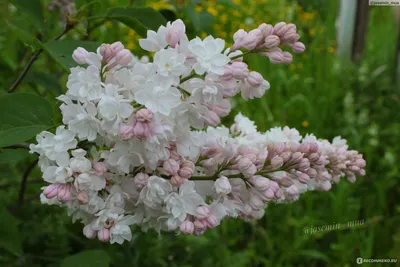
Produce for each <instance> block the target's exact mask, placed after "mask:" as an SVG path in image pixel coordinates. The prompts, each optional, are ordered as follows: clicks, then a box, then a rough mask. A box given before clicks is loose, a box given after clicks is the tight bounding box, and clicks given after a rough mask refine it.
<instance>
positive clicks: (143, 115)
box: [135, 108, 153, 122]
mask: <svg viewBox="0 0 400 267" xmlns="http://www.w3.org/2000/svg"><path fill="white" fill-rule="evenodd" d="M135 117H136V119H137V120H138V121H139V122H150V121H152V120H153V112H151V111H150V110H148V109H147V108H142V109H140V110H138V111H137V112H136V114H135Z"/></svg>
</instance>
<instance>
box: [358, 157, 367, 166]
mask: <svg viewBox="0 0 400 267" xmlns="http://www.w3.org/2000/svg"><path fill="white" fill-rule="evenodd" d="M356 165H357V166H358V167H360V168H365V166H366V165H367V164H366V162H365V160H364V159H357V160H356Z"/></svg>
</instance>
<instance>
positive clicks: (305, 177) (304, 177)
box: [297, 173, 310, 184]
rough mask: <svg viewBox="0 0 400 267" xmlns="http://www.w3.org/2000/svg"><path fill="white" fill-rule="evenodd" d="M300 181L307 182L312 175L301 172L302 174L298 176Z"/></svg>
mask: <svg viewBox="0 0 400 267" xmlns="http://www.w3.org/2000/svg"><path fill="white" fill-rule="evenodd" d="M297 179H298V180H299V182H300V183H302V184H306V183H308V181H310V176H308V175H307V174H305V173H300V175H299V176H298V177H297Z"/></svg>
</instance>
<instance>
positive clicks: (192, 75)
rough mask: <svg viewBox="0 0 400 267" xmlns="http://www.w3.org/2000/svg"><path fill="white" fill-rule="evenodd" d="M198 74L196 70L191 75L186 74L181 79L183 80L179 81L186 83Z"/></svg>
mask: <svg viewBox="0 0 400 267" xmlns="http://www.w3.org/2000/svg"><path fill="white" fill-rule="evenodd" d="M196 76H197V74H196V73H195V72H194V73H192V74H190V75H189V76H186V77H185V78H183V79H181V81H180V82H179V83H180V84H182V83H184V82H186V81H188V80H190V79H192V78H194V77H196Z"/></svg>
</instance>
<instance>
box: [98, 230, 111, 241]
mask: <svg viewBox="0 0 400 267" xmlns="http://www.w3.org/2000/svg"><path fill="white" fill-rule="evenodd" d="M97 238H98V239H99V240H100V241H101V242H108V241H109V240H110V230H109V229H107V228H101V229H100V231H98V232H97Z"/></svg>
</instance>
